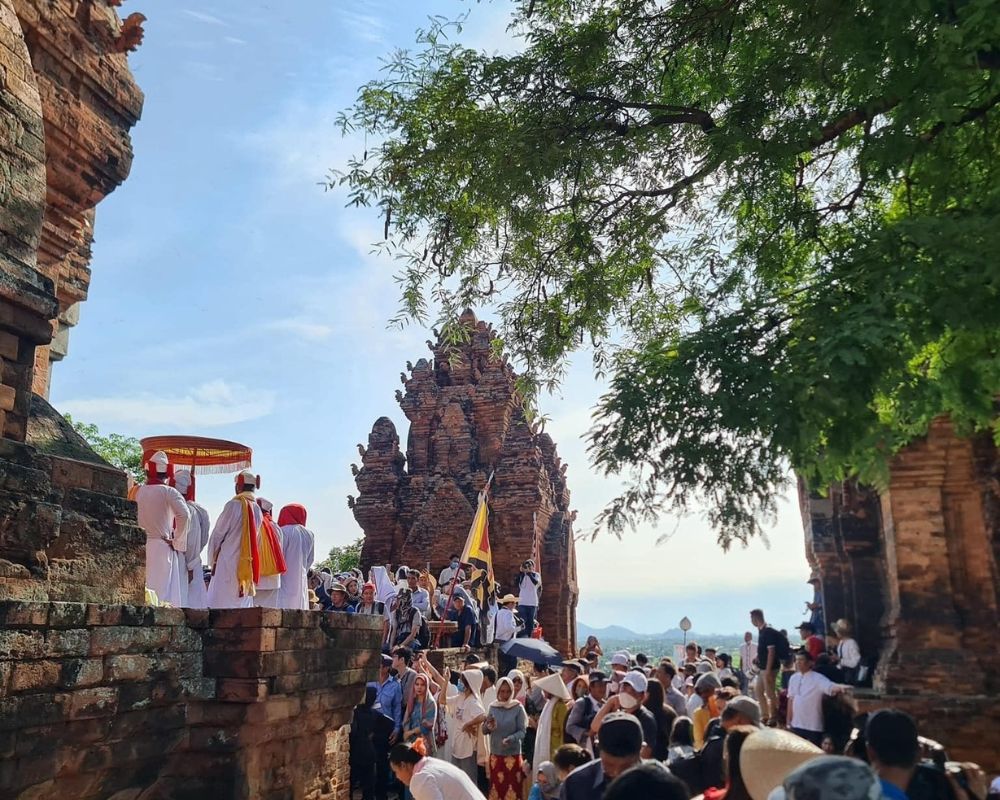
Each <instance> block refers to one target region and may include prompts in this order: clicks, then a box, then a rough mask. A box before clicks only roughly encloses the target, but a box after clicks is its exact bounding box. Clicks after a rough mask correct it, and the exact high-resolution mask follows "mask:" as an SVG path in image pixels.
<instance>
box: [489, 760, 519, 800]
mask: <svg viewBox="0 0 1000 800" xmlns="http://www.w3.org/2000/svg"><path fill="white" fill-rule="evenodd" d="M523 765H524V759H523V758H522V757H521V756H493V755H491V756H490V798H489V800H524V771H523V769H522V767H523Z"/></svg>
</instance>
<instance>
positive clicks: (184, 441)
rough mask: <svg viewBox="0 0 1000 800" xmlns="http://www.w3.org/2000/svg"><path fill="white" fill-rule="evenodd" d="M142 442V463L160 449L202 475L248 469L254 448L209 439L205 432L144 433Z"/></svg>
mask: <svg viewBox="0 0 1000 800" xmlns="http://www.w3.org/2000/svg"><path fill="white" fill-rule="evenodd" d="M139 443H140V444H141V445H142V460H143V463H145V462H146V461H148V460H149V459H150V458H151V457H152V455H153V453H155V452H156V451H157V450H162V451H163V452H164V453H166V454H167V456H168V457H169V458H170V463H171V464H173V465H174V466H176V467H191V471H192V472H194V471H195V470H197V472H198V473H200V474H202V475H213V474H214V475H220V474H223V473H226V472H239V471H240V470H241V469H248V468H249V467H250V465H251V463H252V461H253V450H251V449H250V448H249V447H247V446H246V445H245V444H238V443H237V442H227V441H226V440H225V439H209V438H207V437H205V436H147V437H146V438H145V439H141V440H140V442H139Z"/></svg>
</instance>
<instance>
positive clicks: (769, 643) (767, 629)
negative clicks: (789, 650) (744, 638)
mask: <svg viewBox="0 0 1000 800" xmlns="http://www.w3.org/2000/svg"><path fill="white" fill-rule="evenodd" d="M782 639H783V637H782V635H781V633H780V632H779V631H776V630H775V629H774V628H772V627H771V626H770V625H765V626H764V627H763V628H761V629H760V633H759V634H757V666H758V667H760V668H761V669H767V649H768V648H769V647H773V648H774V669H778V667H780V666H781V651H782V647H781V644H782Z"/></svg>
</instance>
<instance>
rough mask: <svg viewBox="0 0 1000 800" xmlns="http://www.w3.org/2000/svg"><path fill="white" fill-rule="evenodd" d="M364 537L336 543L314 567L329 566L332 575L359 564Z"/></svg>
mask: <svg viewBox="0 0 1000 800" xmlns="http://www.w3.org/2000/svg"><path fill="white" fill-rule="evenodd" d="M364 543H365V539H364V537H363V536H362V537H359V538H358V539H355V540H354V541H353V542H351V543H350V544H345V545H336V546H334V547H331V548H330V554H329V555H328V556H327V557H326V558H325V559H323V560H322V561H320V562H319V563H318V564H316V569H322V568H323V567H329V568H330V572H331V573H333V574H334V575H336V574H338V573H340V572H347V571H348V570H351V569H355V568H356V567H360V566H361V547H362V545H364Z"/></svg>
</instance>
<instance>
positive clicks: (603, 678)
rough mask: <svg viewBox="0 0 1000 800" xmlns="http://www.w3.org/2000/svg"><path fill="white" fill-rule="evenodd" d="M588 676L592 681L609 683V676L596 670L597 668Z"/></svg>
mask: <svg viewBox="0 0 1000 800" xmlns="http://www.w3.org/2000/svg"><path fill="white" fill-rule="evenodd" d="M587 677H588V678H589V679H590V683H607V682H608V676H607V675H605V674H604V673H603V672H601V671H600V670H596V669H595V670H594V671H593V672H591V673H590V675H589V676H587Z"/></svg>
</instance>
